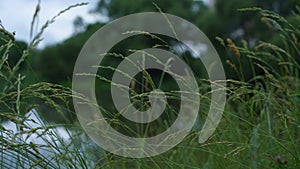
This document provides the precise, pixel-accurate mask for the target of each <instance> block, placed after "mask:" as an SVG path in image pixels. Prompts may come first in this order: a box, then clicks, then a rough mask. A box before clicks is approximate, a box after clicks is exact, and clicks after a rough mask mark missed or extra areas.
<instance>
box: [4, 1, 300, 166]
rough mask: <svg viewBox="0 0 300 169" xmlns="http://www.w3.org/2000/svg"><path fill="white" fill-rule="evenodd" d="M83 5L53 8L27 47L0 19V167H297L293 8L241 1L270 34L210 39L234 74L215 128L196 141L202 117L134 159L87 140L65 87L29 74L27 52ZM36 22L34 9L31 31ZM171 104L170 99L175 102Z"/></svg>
mask: <svg viewBox="0 0 300 169" xmlns="http://www.w3.org/2000/svg"><path fill="white" fill-rule="evenodd" d="M81 5H83V4H77V5H74V6H71V7H69V8H67V9H66V10H63V11H62V12H61V13H59V14H57V15H55V16H54V17H53V18H52V19H50V20H49V21H48V22H47V23H45V25H44V26H43V27H42V29H41V30H40V31H37V32H38V33H36V34H35V35H33V36H32V41H31V43H30V44H29V45H28V46H27V47H26V48H25V49H23V48H20V46H19V44H18V43H17V42H16V40H15V37H14V33H12V32H11V30H6V29H4V28H3V27H0V33H1V36H0V38H1V39H0V41H1V43H0V44H1V46H0V54H1V59H0V70H1V71H0V81H1V83H0V119H1V128H0V139H1V140H0V168H55V169H60V168H62V169H64V168H108V169H110V168H122V169H127V168H140V169H144V168H170V169H173V168H174V169H177V168H178V169H179V168H207V169H212V168H215V169H221V168H241V169H244V168H252V169H261V168H276V169H297V168H300V154H299V153H300V132H299V130H300V113H299V112H300V104H299V103H300V80H299V76H300V74H299V73H300V27H299V23H300V8H299V7H298V8H296V9H297V10H296V11H295V12H294V13H293V15H292V17H290V18H285V17H282V16H280V15H278V14H276V13H274V12H271V11H268V10H264V9H261V8H243V9H240V11H241V12H250V13H253V14H257V15H259V16H260V17H259V18H260V19H261V24H265V25H266V26H267V28H268V29H269V30H268V31H269V34H270V36H271V35H272V36H273V37H274V38H273V39H272V40H270V41H259V43H258V44H255V45H254V46H253V45H252V44H249V43H247V41H245V40H244V41H241V42H236V41H233V40H231V39H230V38H227V39H222V38H219V37H216V39H217V40H218V41H219V43H220V45H222V46H223V47H224V49H225V50H226V51H227V54H228V55H229V56H230V57H228V59H227V60H226V61H225V62H224V67H227V68H228V69H229V70H230V71H231V73H232V74H234V76H235V78H228V79H227V80H226V83H227V87H226V92H227V101H226V107H225V110H224V112H223V117H222V120H221V122H220V124H219V126H218V128H217V130H216V131H215V132H214V134H213V135H212V136H211V137H210V138H209V139H208V140H207V141H206V142H205V143H203V144H199V143H198V136H199V128H201V126H202V124H195V127H194V129H192V131H191V132H190V134H189V135H188V136H187V137H186V138H185V139H184V140H183V141H182V142H181V143H180V144H178V145H177V146H176V147H174V148H173V149H171V150H169V151H167V152H166V153H163V154H161V155H158V156H154V157H149V158H141V159H133V158H125V157H120V156H117V155H114V154H111V153H109V152H106V151H104V150H102V149H101V147H99V146H97V145H96V144H95V143H93V141H91V140H90V139H89V137H88V136H87V135H86V134H85V132H84V131H83V130H82V128H81V126H80V125H79V123H78V121H77V120H76V114H75V112H74V109H73V108H72V101H71V99H72V96H73V94H72V90H71V89H70V88H69V87H65V86H62V85H61V84H55V83H49V82H44V81H35V80H32V77H31V75H32V74H34V72H32V69H31V68H30V66H24V65H30V63H28V59H29V57H33V56H32V55H33V54H34V52H35V49H36V46H37V44H38V43H39V42H40V41H41V40H42V38H41V37H42V34H43V32H44V30H45V29H47V27H48V26H49V25H50V24H51V23H53V22H54V20H55V19H56V18H57V17H59V16H60V15H61V14H63V13H64V12H67V11H68V10H70V9H71V8H73V7H78V6H81ZM37 12H38V11H37ZM35 20H36V18H35V17H33V21H32V29H34V27H35V26H34V25H35V24H36V23H35ZM33 32H36V30H35V31H33ZM13 50H16V51H17V52H18V53H19V54H20V55H21V56H20V58H19V59H18V60H17V61H13V60H11V55H12V51H13ZM68 50H69V49H68ZM70 50H71V49H70ZM220 57H224V56H220ZM106 68H107V69H110V67H109V66H107V67H106ZM142 79H143V78H142ZM100 80H101V79H100ZM198 80H199V83H200V82H203V81H205V79H204V80H203V79H198ZM151 83H153V81H152V79H151V77H147V78H146V80H145V81H144V82H143V83H141V85H139V86H138V87H139V88H140V89H141V91H146V90H148V88H147V87H148V86H147V85H145V84H151ZM200 90H201V91H203V92H202V96H204V97H201V103H202V104H203V106H204V107H205V105H206V104H208V103H209V101H210V98H209V95H210V93H209V91H207V88H205V85H203V89H200ZM133 92H134V91H133ZM143 97H144V95H143V93H138V92H136V93H134V94H133V95H132V101H133V102H135V103H136V104H145V103H144V102H141V99H142V98H143ZM169 97H171V96H169ZM173 104H175V106H176V102H175V103H173ZM45 107H47V108H45ZM170 107H171V106H170ZM173 111H174V109H172V107H171V108H168V112H166V113H167V114H170V116H168V115H166V117H169V118H166V119H164V120H162V121H159V122H158V123H157V124H156V125H155V126H152V128H150V129H151V130H150V129H149V130H147V131H149V132H153V133H155V132H158V131H159V132H160V131H161V130H164V129H165V127H166V126H164V125H165V124H168V123H171V122H170V121H168V120H172V118H174V117H171V116H172V115H174V113H173ZM49 113H53V116H54V118H55V117H59V118H60V119H65V120H58V121H56V122H49V118H46V117H45V116H44V115H43V114H49ZM106 114H107V117H111V118H112V119H111V121H112V123H111V124H113V125H115V127H116V128H119V129H120V130H123V129H126V131H127V129H128V132H131V129H130V124H126V123H123V122H122V121H118V118H117V116H116V115H115V114H114V112H110V111H107V112H106ZM206 115H207V112H206V110H205V109H204V110H203V111H201V112H199V116H200V117H201V118H202V117H205V116H206ZM114 118H115V119H114ZM70 119H71V120H70ZM116 121H117V122H116ZM164 121H166V122H164ZM198 123H201V120H199V121H198ZM126 131H125V132H126ZM134 134H136V133H135V132H134Z"/></svg>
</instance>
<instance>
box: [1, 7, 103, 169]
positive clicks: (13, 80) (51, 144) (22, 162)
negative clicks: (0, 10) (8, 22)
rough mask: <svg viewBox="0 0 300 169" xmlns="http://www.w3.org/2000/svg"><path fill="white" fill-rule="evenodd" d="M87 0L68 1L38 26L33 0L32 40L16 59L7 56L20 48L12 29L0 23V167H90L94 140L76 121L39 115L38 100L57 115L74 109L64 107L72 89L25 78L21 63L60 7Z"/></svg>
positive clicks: (29, 54) (93, 153) (39, 103)
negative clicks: (52, 120)
mask: <svg viewBox="0 0 300 169" xmlns="http://www.w3.org/2000/svg"><path fill="white" fill-rule="evenodd" d="M86 4H87V3H80V4H75V5H72V6H69V7H68V8H66V9H64V10H62V11H61V12H59V13H58V14H57V15H55V16H54V17H53V18H51V19H50V20H48V21H47V22H46V23H45V24H44V25H43V26H42V27H41V28H40V29H39V30H35V27H38V26H37V25H36V24H37V23H36V20H37V18H38V14H39V11H40V4H39V3H38V5H37V7H36V11H35V13H34V15H33V20H32V22H31V31H30V32H31V33H30V37H31V41H30V43H29V44H28V47H27V48H26V49H25V50H19V52H20V58H19V60H18V61H17V62H16V63H11V62H10V59H11V58H12V57H16V56H14V55H13V54H12V52H11V51H12V49H13V48H17V49H20V48H18V43H17V42H16V40H15V37H14V35H15V33H14V32H13V33H11V32H10V31H8V30H6V29H5V28H4V26H2V25H1V27H0V41H1V46H0V54H1V58H0V82H1V85H0V119H1V128H0V142H1V143H0V165H1V168H2V167H3V168H78V167H80V168H89V166H92V165H93V163H94V162H93V160H92V158H95V156H97V154H98V153H96V151H94V152H92V151H91V149H92V147H93V143H91V142H90V141H89V140H88V139H87V137H86V136H85V135H84V134H83V132H82V129H81V128H80V127H79V125H76V124H49V123H47V121H45V119H42V118H40V116H39V115H38V114H39V113H40V112H39V107H40V106H41V105H47V106H49V107H52V108H53V109H54V110H55V112H58V113H59V114H61V115H62V116H61V117H57V118H64V114H65V113H66V111H67V112H68V113H73V112H72V109H70V108H68V106H69V102H70V99H71V97H72V91H71V90H70V89H69V88H66V87H63V86H61V85H58V84H51V83H46V82H40V81H38V82H32V81H29V80H27V79H30V77H28V76H30V74H28V73H25V72H24V71H23V70H22V69H21V67H22V66H24V65H26V60H27V59H28V57H30V56H31V53H32V52H33V51H34V49H35V47H36V46H37V45H38V44H39V43H40V42H41V41H42V35H43V32H44V30H45V29H47V27H48V26H49V25H50V24H52V23H54V22H55V20H56V19H57V18H58V17H59V16H60V15H62V14H63V13H65V12H67V11H68V10H70V9H72V8H74V7H79V6H83V5H86ZM1 24H5V23H1ZM35 31H37V33H34V32H35ZM47 113H48V114H47V115H46V116H51V114H50V113H51V112H47ZM61 132H63V134H62V133H61ZM88 154H89V155H88ZM94 161H96V160H94Z"/></svg>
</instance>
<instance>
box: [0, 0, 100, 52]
mask: <svg viewBox="0 0 300 169" xmlns="http://www.w3.org/2000/svg"><path fill="white" fill-rule="evenodd" d="M37 2H38V0H0V20H1V22H2V25H3V26H4V27H5V29H7V30H8V31H10V32H13V31H16V38H17V39H19V40H24V41H26V42H28V41H29V34H30V33H29V32H30V23H31V20H32V17H33V14H34V12H35V8H36V4H37ZM80 2H89V4H88V5H86V6H81V7H76V8H73V9H71V10H70V11H68V12H67V13H64V14H63V15H61V16H60V17H59V18H58V19H57V20H56V22H55V23H53V24H52V25H51V26H50V27H48V28H47V29H46V31H45V33H44V36H43V37H44V40H43V41H42V42H41V44H40V46H39V47H43V46H45V45H46V44H47V45H49V44H54V43H57V42H60V41H62V40H64V39H66V38H68V37H70V36H71V35H72V34H73V33H74V29H73V21H74V19H75V18H76V17H77V16H81V17H82V18H83V19H84V20H85V22H87V23H92V22H95V21H97V20H101V19H103V18H101V16H99V15H95V14H94V15H93V14H90V13H89V11H90V10H91V9H94V7H95V5H96V2H97V1H95V0H94V1H93V0H85V1H83V0H72V1H71V0H70V1H63V0H41V10H40V13H39V23H38V25H39V27H41V26H42V25H43V24H44V23H45V22H46V20H48V19H50V18H52V17H53V16H54V15H56V14H57V13H58V12H59V11H61V10H63V9H65V8H66V7H68V6H69V5H73V4H76V3H80Z"/></svg>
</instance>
